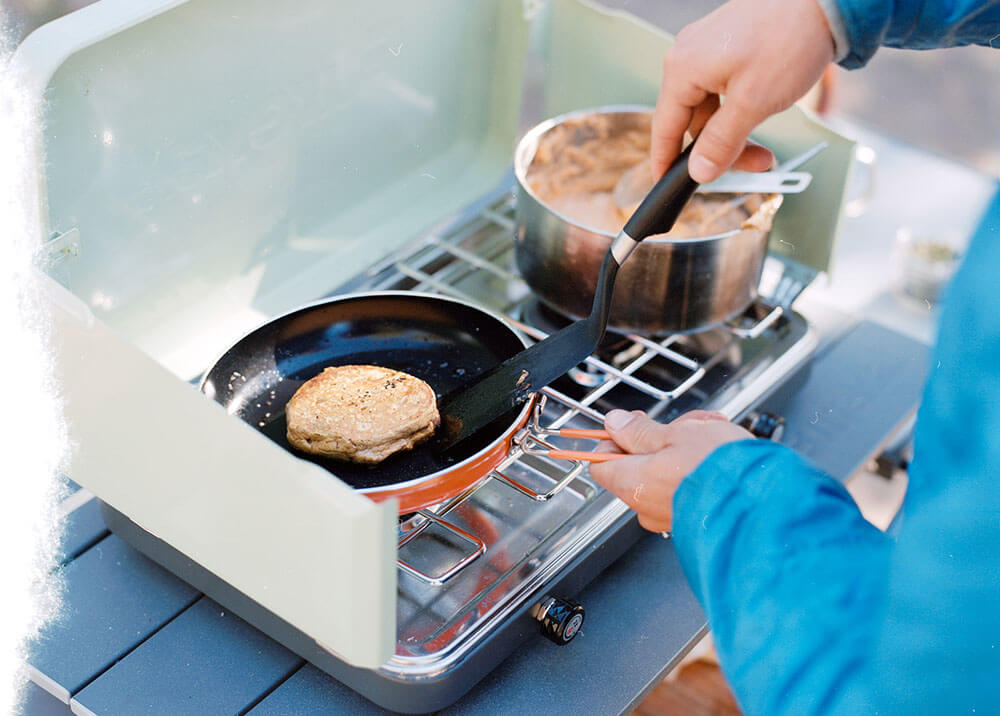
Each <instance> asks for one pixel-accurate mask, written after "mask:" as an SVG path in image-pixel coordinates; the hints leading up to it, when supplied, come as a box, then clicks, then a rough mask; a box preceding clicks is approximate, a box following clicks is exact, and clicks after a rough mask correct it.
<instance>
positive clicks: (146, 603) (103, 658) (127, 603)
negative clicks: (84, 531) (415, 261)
mask: <svg viewBox="0 0 1000 716" xmlns="http://www.w3.org/2000/svg"><path fill="white" fill-rule="evenodd" d="M62 577H63V580H64V582H65V592H64V594H63V610H62V612H61V613H60V614H59V615H58V616H57V617H56V618H55V619H53V620H52V621H51V622H50V623H49V624H47V625H46V627H45V629H44V630H43V631H42V633H41V634H40V635H39V637H38V638H37V639H36V640H35V641H34V643H32V644H31V645H30V646H29V648H28V658H27V662H28V665H29V667H31V668H33V669H34V670H36V671H37V672H39V674H40V675H41V676H43V677H46V680H47V681H49V682H50V683H49V686H48V687H47V688H49V690H50V692H51V693H53V695H55V696H57V697H59V698H61V699H62V700H64V701H67V702H68V701H69V696H70V694H73V693H76V692H77V691H79V690H80V689H81V688H83V687H84V686H85V685H86V684H87V683H88V682H89V681H91V680H92V679H93V678H94V677H95V676H97V675H98V674H100V673H101V672H102V671H104V670H105V669H107V668H108V667H109V666H111V664H113V663H114V662H115V661H117V660H118V659H120V658H121V657H122V656H123V655H124V654H126V653H128V652H129V651H130V650H131V649H133V648H134V647H135V646H136V645H137V644H139V643H141V642H142V641H143V640H145V639H146V638H147V637H148V636H149V635H150V634H152V633H153V632H154V631H156V630H157V629H159V628H160V627H161V626H163V624H164V623H166V622H167V621H169V620H170V619H172V618H173V617H175V616H176V615H177V614H179V613H180V612H181V611H183V610H184V609H185V608H186V607H187V606H188V605H190V604H191V603H192V602H194V600H195V599H197V597H198V594H199V593H198V592H197V591H196V590H195V589H194V588H193V587H191V586H189V585H188V584H186V583H184V582H182V581H181V580H179V579H178V578H177V577H175V576H173V575H172V574H170V573H169V572H167V571H166V570H165V569H163V568H162V567H160V566H159V565H157V564H154V563H153V562H151V561H150V560H148V559H146V558H145V557H143V556H142V555H141V554H139V553H138V552H137V551H135V550H134V549H132V548H131V547H129V546H128V545H126V544H125V543H124V542H123V541H122V540H121V539H119V538H118V537H115V536H114V535H110V536H108V537H105V538H104V539H103V540H101V541H100V542H98V543H97V544H95V545H94V546H93V547H91V548H90V549H88V550H87V551H86V552H84V553H83V554H81V555H80V556H79V557H77V558H76V559H74V560H73V561H72V562H70V563H69V564H68V565H66V566H65V567H64V568H63V569H62Z"/></svg>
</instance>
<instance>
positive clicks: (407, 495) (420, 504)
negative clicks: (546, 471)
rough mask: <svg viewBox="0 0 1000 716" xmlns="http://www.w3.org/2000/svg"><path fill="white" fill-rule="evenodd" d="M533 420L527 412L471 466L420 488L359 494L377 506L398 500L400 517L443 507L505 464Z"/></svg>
mask: <svg viewBox="0 0 1000 716" xmlns="http://www.w3.org/2000/svg"><path fill="white" fill-rule="evenodd" d="M535 400H536V398H535V397H532V399H531V401H530V402H529V407H532V406H533V405H534V402H535ZM530 417H531V410H527V411H525V412H524V417H523V418H522V419H521V420H519V421H518V422H517V423H514V424H513V425H512V426H511V427H510V428H508V429H507V430H506V431H505V432H504V434H503V435H501V436H500V437H498V438H497V439H496V440H495V441H494V442H493V444H492V445H491V446H490V447H489V448H488V449H487V451H486V452H484V453H483V454H482V455H480V456H479V457H478V458H476V459H475V460H473V461H472V462H470V463H466V464H464V465H459V466H458V467H454V468H451V469H448V470H443V471H441V472H438V473H435V474H434V475H429V476H427V477H426V478H423V479H421V480H420V481H419V482H417V483H416V484H412V483H411V484H409V485H403V486H400V487H399V488H396V489H392V490H379V491H377V492H375V491H369V490H358V492H360V493H361V494H362V495H365V496H367V497H368V498H369V499H371V500H374V501H375V502H384V501H385V500H388V499H389V498H391V497H394V498H396V499H397V500H399V514H401V515H406V514H409V513H411V512H416V511H417V510H422V509H424V508H426V507H431V506H433V505H437V504H440V503H441V502H444V501H445V500H447V499H449V498H452V497H455V496H456V495H458V494H460V493H461V492H463V491H464V490H465V489H466V488H468V487H471V486H472V485H474V484H476V483H477V482H479V481H480V480H481V479H483V478H484V477H486V475H488V474H489V473H490V471H491V470H493V469H494V468H495V467H496V466H497V465H499V464H500V463H501V462H503V461H504V458H506V457H507V455H508V454H509V453H510V444H511V440H512V439H513V437H514V435H515V433H517V431H518V430H520V429H521V428H523V427H524V426H525V425H527V424H528V419H529V418H530Z"/></svg>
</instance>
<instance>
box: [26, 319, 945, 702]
mask: <svg viewBox="0 0 1000 716" xmlns="http://www.w3.org/2000/svg"><path fill="white" fill-rule="evenodd" d="M926 363H927V358H926V349H925V347H924V346H923V345H921V344H918V343H916V342H914V341H911V340H909V339H907V338H904V337H902V336H900V335H898V334H895V333H892V332H891V331H886V330H885V329H882V328H879V327H878V326H875V325H873V324H868V323H862V324H860V325H859V326H856V327H854V328H853V330H850V331H848V332H847V333H846V335H845V336H844V337H843V338H842V339H840V340H837V341H836V342H832V343H829V344H828V345H826V346H824V347H823V348H822V349H821V351H820V353H819V354H818V355H817V358H816V359H815V360H814V361H813V363H812V364H811V365H810V366H807V367H806V368H804V369H802V370H801V371H800V372H799V373H798V374H797V375H795V376H793V377H792V378H791V379H790V381H789V382H788V383H787V384H786V386H785V387H783V388H781V389H779V390H778V391H777V392H776V393H775V394H774V395H773V396H771V397H770V398H769V399H768V401H767V407H768V408H770V409H772V410H775V411H776V412H778V413H780V414H783V415H785V416H786V418H787V419H788V421H789V425H788V429H787V431H786V438H785V440H786V442H788V443H789V444H792V445H794V446H795V447H796V448H797V449H800V450H801V451H802V452H804V453H805V454H806V455H808V456H809V457H810V458H811V459H812V460H813V461H814V462H816V463H817V464H819V465H821V466H823V467H824V468H826V469H827V470H829V471H831V473H832V474H834V475H835V476H837V477H840V478H842V479H843V478H846V477H847V476H848V474H849V472H850V471H852V470H853V468H854V467H855V466H857V464H858V463H859V462H860V460H862V459H864V458H865V457H867V454H868V453H867V452H866V451H870V450H872V449H874V448H875V447H876V446H877V445H879V444H880V443H881V442H882V440H884V439H885V437H886V436H887V435H888V434H889V433H890V432H891V431H892V430H893V429H894V427H895V426H896V425H897V424H898V423H899V421H900V420H901V419H902V418H903V417H904V416H905V415H906V414H907V413H909V412H910V411H912V409H913V408H914V407H915V406H916V404H917V400H918V397H919V393H920V389H921V385H922V382H923V376H924V370H925V366H926ZM848 378H849V380H848ZM862 396H864V397H865V398H866V401H865V402H864V403H862V402H859V401H860V398H861V397H862ZM863 406H864V407H865V409H863V410H862V409H861V408H862V407H863ZM817 415H819V418H818V419H817ZM95 510H96V504H95V503H94V502H93V501H91V502H84V503H83V504H82V505H80V506H79V507H77V508H76V509H75V510H73V511H72V512H70V513H69V515H68V517H67V520H66V525H67V530H66V535H65V537H64V541H63V545H62V550H63V554H64V556H65V559H66V560H67V563H66V565H65V566H64V567H62V573H63V575H64V579H65V584H66V592H65V604H66V608H65V610H64V614H63V616H62V618H61V619H60V620H59V621H57V622H55V623H53V624H50V625H49V626H48V628H47V629H46V630H45V632H44V633H43V634H42V636H41V637H40V639H39V640H38V641H37V643H35V644H34V645H33V647H32V649H31V652H30V656H29V658H28V662H29V667H30V671H31V672H32V678H33V679H34V680H35V682H36V684H38V685H41V686H42V687H44V688H45V689H47V690H48V692H49V693H46V692H45V691H42V690H41V689H39V688H38V686H37V685H34V684H33V685H32V686H31V687H30V688H29V691H28V694H27V698H26V700H25V705H24V709H23V713H24V714H29V715H30V716H49V715H50V714H57V713H63V714H65V713H68V712H69V708H68V706H67V705H66V704H70V703H71V705H72V707H73V710H74V711H75V712H76V713H77V714H91V713H93V714H102V715H103V714H137V713H163V714H241V713H251V714H253V716H278V715H280V714H367V713H371V714H375V713H383V712H382V711H381V710H380V709H378V708H377V707H375V706H374V705H372V704H371V703H370V702H368V701H367V700H365V699H363V698H362V697H360V696H358V695H357V694H355V693H354V692H352V691H350V690H349V689H347V688H345V687H344V686H342V685H340V684H339V683H337V682H336V681H334V680H333V679H331V678H330V677H328V676H326V675H325V674H323V673H322V672H320V671H318V670H316V669H315V668H313V667H312V666H310V665H308V664H303V663H302V661H301V660H300V659H299V658H298V657H297V656H295V655H294V654H292V653H290V652H288V651H287V650H286V649H284V648H283V647H281V646H280V645H278V644H277V643H275V642H273V641H271V640H270V639H268V638H267V637H266V636H264V635H263V634H261V633H260V632H258V631H257V630H256V629H254V628H253V627H251V626H249V625H247V624H246V623H245V622H243V621H242V620H240V619H238V618H236V617H233V616H232V615H230V614H228V613H226V611H225V610H224V609H222V608H221V607H220V606H218V605H217V604H215V603H214V602H212V601H211V600H209V599H208V598H206V597H203V596H201V595H200V594H198V593H197V592H196V591H195V590H194V589H192V588H191V587H189V586H188V585H186V584H185V583H183V582H181V581H180V580H178V579H177V578H176V577H174V576H173V575H171V574H169V573H167V572H166V571H164V570H163V569H161V568H160V567H158V566H157V565H155V564H153V563H152V562H150V561H149V560H147V559H146V558H145V557H143V556H142V555H140V554H139V553H137V552H136V551H134V550H133V549H131V548H130V547H128V546H127V545H125V544H124V543H123V542H122V541H121V540H120V539H118V538H117V537H115V536H113V535H107V534H106V533H105V531H104V529H103V524H101V523H100V522H99V516H98V515H97V513H96V511H95ZM95 539H96V540H97V541H96V543H95V541H94V540H95ZM579 598H580V600H581V602H583V603H584V604H585V606H586V607H587V610H588V617H587V622H586V625H585V627H584V630H583V632H582V633H581V635H580V636H579V637H578V638H577V639H576V640H575V641H574V642H573V644H572V645H570V646H569V647H566V648H559V647H556V646H554V645H552V644H550V643H549V642H547V641H545V640H543V639H540V638H539V639H537V640H531V641H529V642H528V643H527V644H525V646H524V647H523V648H522V649H520V650H519V651H518V652H516V653H515V654H513V655H512V656H511V657H510V658H508V659H507V660H506V661H505V662H504V663H502V664H501V665H500V666H499V667H498V668H497V669H496V670H494V671H493V672H492V673H491V674H489V675H488V676H487V677H486V678H485V679H484V680H483V681H482V682H481V683H480V684H479V685H478V686H477V687H476V688H475V689H474V690H473V691H472V692H471V693H470V694H468V695H467V696H466V697H464V698H463V699H461V700H460V701H459V702H458V703H457V704H456V705H454V706H453V707H451V708H450V709H448V710H447V711H446V713H454V714H477V713H478V714H495V713H501V712H503V713H510V712H520V713H524V714H530V713H546V714H574V715H575V714H578V713H580V712H583V713H617V712H621V711H624V710H628V709H630V708H631V707H632V706H633V705H634V704H635V703H636V702H637V701H638V700H640V699H641V698H642V697H643V696H644V695H645V694H646V693H648V691H649V690H650V689H652V688H653V686H655V684H656V683H657V682H658V681H659V679H660V678H661V677H662V675H663V673H664V672H665V671H666V670H667V669H668V668H669V667H671V666H672V664H673V663H675V662H676V660H677V659H678V658H679V657H680V655H682V654H683V653H685V651H686V650H687V648H689V646H690V644H691V642H692V640H695V639H697V638H698V637H700V635H701V634H702V633H703V631H704V629H705V620H704V616H703V614H702V612H701V610H700V608H699V607H698V604H697V603H696V601H695V599H694V596H693V595H692V594H691V592H690V590H689V589H688V588H687V586H686V584H685V583H684V580H683V576H682V575H681V572H680V567H679V565H678V563H677V558H676V555H675V553H674V551H673V548H672V546H671V544H670V542H668V541H664V540H663V539H661V538H659V537H658V536H654V535H650V536H649V537H648V538H645V539H643V540H641V541H640V542H639V543H638V544H637V545H636V547H635V548H634V549H633V550H632V551H630V552H629V553H628V554H627V555H626V556H625V557H624V558H622V559H621V560H619V561H618V562H617V563H616V564H614V565H612V566H611V567H610V568H609V569H608V570H607V571H606V572H605V573H604V574H603V575H601V576H600V577H599V578H598V579H597V580H596V581H595V582H594V583H593V584H591V585H590V586H589V587H587V589H585V590H584V591H583V592H582V593H581V594H580V595H579ZM50 694H53V695H54V696H55V698H54V697H53V696H51V695H50Z"/></svg>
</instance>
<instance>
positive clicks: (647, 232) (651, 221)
mask: <svg viewBox="0 0 1000 716" xmlns="http://www.w3.org/2000/svg"><path fill="white" fill-rule="evenodd" d="M693 147H694V142H691V144H689V145H688V147H687V149H685V150H684V151H683V152H681V153H680V155H679V156H678V157H677V159H675V160H674V163H673V164H671V165H670V168H669V169H667V171H666V172H664V174H663V176H662V177H660V180H659V181H658V182H656V184H655V186H653V188H652V189H650V191H649V193H648V194H647V195H646V198H645V199H643V200H642V202H641V203H640V204H639V208H638V209H636V210H635V213H634V214H632V217H631V218H630V219H629V220H628V223H627V224H625V228H624V229H622V234H625V235H627V236H628V238H630V239H632V241H634V242H636V243H638V242H640V241H642V240H643V239H645V238H646V237H648V236H655V235H656V234H665V233H666V232H668V231H670V229H672V228H673V226H674V222H675V221H677V217H678V216H680V213H681V210H682V209H684V207H685V205H686V204H687V203H688V201H690V200H691V197H692V195H694V192H695V189H697V188H698V182H696V181H695V180H694V179H692V178H691V175H690V174H688V159H690V158H691V149H692V148H693ZM615 258H616V259H618V256H615ZM618 263H619V265H621V263H622V261H621V260H619V261H618Z"/></svg>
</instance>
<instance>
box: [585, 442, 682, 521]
mask: <svg viewBox="0 0 1000 716" xmlns="http://www.w3.org/2000/svg"><path fill="white" fill-rule="evenodd" d="M590 475H591V477H593V478H594V480H596V481H597V483H598V484H599V485H602V486H603V487H604V488H605V489H606V490H608V492H610V493H612V494H613V495H615V496H616V497H617V498H618V499H620V500H621V501H622V502H624V503H625V504H626V505H628V506H629V507H630V508H631V509H633V510H635V511H636V512H638V513H639V514H640V515H643V516H645V517H647V518H650V519H664V518H669V515H670V510H671V504H672V500H673V494H674V491H675V490H676V489H677V486H678V485H679V484H680V481H681V479H682V478H683V475H681V474H680V473H679V472H678V470H677V469H676V468H675V467H674V465H673V464H672V460H671V458H670V456H668V455H665V454H664V452H661V453H658V454H654V455H631V456H629V457H623V458H621V459H620V460H611V461H608V462H602V463H595V464H592V465H591V466H590Z"/></svg>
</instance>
